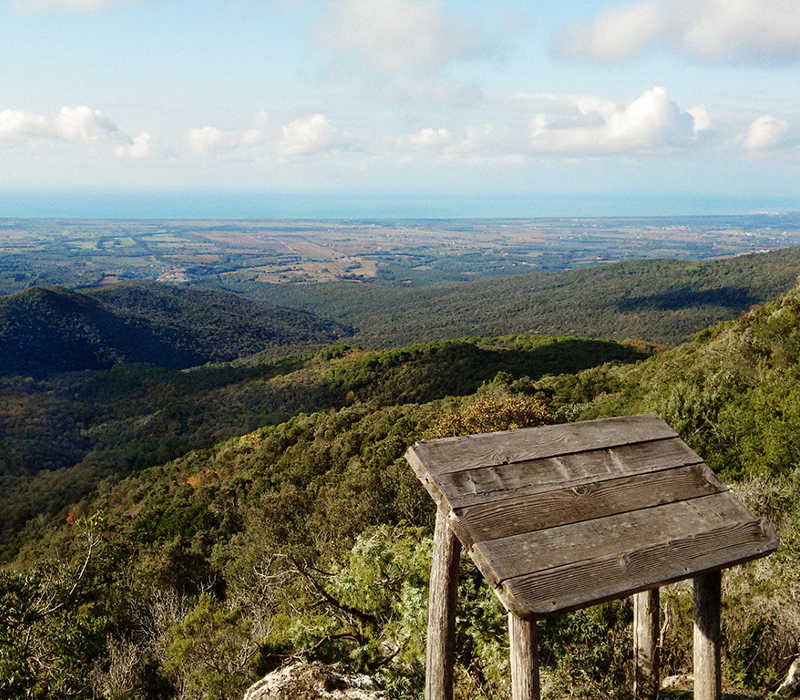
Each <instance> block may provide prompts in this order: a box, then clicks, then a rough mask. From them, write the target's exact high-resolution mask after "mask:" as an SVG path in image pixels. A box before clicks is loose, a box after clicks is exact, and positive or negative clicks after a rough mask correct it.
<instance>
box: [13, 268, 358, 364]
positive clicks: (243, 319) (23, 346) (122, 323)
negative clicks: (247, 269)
mask: <svg viewBox="0 0 800 700" xmlns="http://www.w3.org/2000/svg"><path fill="white" fill-rule="evenodd" d="M350 334H351V330H350V329H349V328H347V327H345V326H342V325H341V324H339V323H335V322H332V321H327V320H325V319H322V318H319V317H318V316H316V315H314V314H313V313H311V312H309V311H295V310H292V309H287V308H282V307H278V306H274V305H273V304H270V303H268V302H264V301H256V300H249V299H245V298H243V297H241V296H238V295H236V294H231V293H227V292H220V291H216V290H205V289H198V288H192V289H188V288H183V287H174V286H169V285H164V284H158V283H154V282H149V283H148V282H135V283H125V284H120V285H117V286H114V287H109V288H104V289H99V290H96V291H93V292H91V293H78V292H74V291H69V290H67V289H64V288H61V287H47V288H42V287H34V288H32V289H29V290H26V291H24V292H18V293H16V294H11V295H9V296H6V297H2V298H0V375H12V374H18V375H31V376H34V377H44V376H49V375H53V374H56V373H58V372H65V371H74V370H84V369H101V368H107V367H110V366H112V365H115V364H119V363H124V362H147V363H151V364H155V365H159V366H162V367H192V366H195V365H199V364H203V363H205V362H209V361H221V360H230V359H233V358H236V357H240V356H242V355H250V354H253V353H256V352H259V351H261V350H264V349H265V348H267V347H271V346H285V345H292V344H307V343H330V342H334V341H335V340H337V339H339V338H342V337H346V336H348V335H350Z"/></svg>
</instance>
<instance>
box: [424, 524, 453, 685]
mask: <svg viewBox="0 0 800 700" xmlns="http://www.w3.org/2000/svg"><path fill="white" fill-rule="evenodd" d="M460 554H461V542H459V541H458V538H457V537H456V536H455V534H453V531H452V530H451V529H450V526H449V525H448V523H447V513H446V512H445V511H443V510H442V509H441V508H439V509H438V510H437V512H436V530H435V531H434V533H433V559H432V561H431V580H430V591H429V594H428V643H427V648H426V655H425V700H452V699H453V662H454V658H455V625H456V591H457V588H458V557H459V555H460Z"/></svg>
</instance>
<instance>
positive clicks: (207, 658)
mask: <svg viewBox="0 0 800 700" xmlns="http://www.w3.org/2000/svg"><path fill="white" fill-rule="evenodd" d="M250 624H251V623H250V622H249V621H248V620H245V619H243V618H242V616H241V613H240V612H239V611H238V610H225V609H224V608H223V607H222V606H221V605H220V604H219V603H218V602H217V601H216V600H214V598H212V596H210V595H209V594H208V593H203V594H202V595H201V596H200V598H199V599H198V601H197V604H196V605H195V606H194V608H193V609H192V610H191V612H189V614H188V615H187V616H186V617H185V618H184V619H183V620H181V622H179V623H178V624H177V625H175V627H174V628H173V629H172V630H171V631H170V633H169V636H168V641H167V649H166V664H165V668H166V671H167V672H168V673H170V674H172V675H174V676H176V677H177V679H178V682H177V685H178V687H179V688H180V689H181V697H185V698H197V699H198V700H218V699H219V698H227V697H230V696H231V694H234V693H237V692H238V693H241V692H242V691H243V690H244V688H245V687H246V686H247V684H248V683H247V681H248V678H249V673H248V671H249V668H250V664H251V660H252V657H253V655H254V653H255V647H254V646H253V645H252V644H251V643H250V634H249V628H250Z"/></svg>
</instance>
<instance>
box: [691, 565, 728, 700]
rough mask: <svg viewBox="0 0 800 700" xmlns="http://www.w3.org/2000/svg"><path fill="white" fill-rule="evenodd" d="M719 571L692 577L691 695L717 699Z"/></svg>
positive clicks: (719, 682) (719, 684)
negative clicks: (692, 661) (692, 665)
mask: <svg viewBox="0 0 800 700" xmlns="http://www.w3.org/2000/svg"><path fill="white" fill-rule="evenodd" d="M721 585H722V573H721V572H720V571H712V572H710V573H707V574H702V575H701V576H696V577H695V579H694V697H695V700H719V698H720V697H721V695H722V673H721V668H720V614H721V608H722V592H721Z"/></svg>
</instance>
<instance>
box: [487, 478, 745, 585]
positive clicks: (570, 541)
mask: <svg viewBox="0 0 800 700" xmlns="http://www.w3.org/2000/svg"><path fill="white" fill-rule="evenodd" d="M752 519H753V515H752V514H751V513H750V511H748V510H747V508H745V507H744V506H743V505H742V504H741V503H739V502H738V501H737V500H736V499H735V498H734V497H733V496H732V495H731V494H730V493H729V492H723V493H717V494H713V495H711V496H702V497H700V498H694V499H692V500H689V501H677V502H675V503H667V504H665V505H663V506H657V507H655V508H646V509H643V510H636V511H633V512H630V513H620V514H617V515H611V516H608V517H605V518H597V519H594V520H585V521H582V522H578V523H572V524H570V525H562V526H559V527H553V528H550V529H548V530H541V531H539V532H536V533H535V534H534V535H529V534H528V533H523V534H521V535H512V536H510V537H503V538H501V539H496V540H484V541H482V542H478V543H476V544H475V545H474V547H473V549H472V553H473V556H474V559H475V561H476V562H478V561H481V560H482V561H484V562H485V563H486V564H485V566H486V568H487V570H488V571H490V572H492V579H493V580H492V581H491V583H493V584H496V583H499V582H502V581H504V580H505V579H509V578H514V577H516V576H523V575H525V574H530V573H533V572H536V571H544V570H546V569H553V568H556V567H560V566H564V565H566V564H570V563H572V562H579V563H586V562H589V563H590V562H592V561H593V560H598V559H603V558H605V557H608V556H613V557H615V558H616V557H619V556H623V555H625V556H627V553H635V552H636V551H637V550H640V549H646V548H648V547H653V546H656V545H659V544H661V543H663V542H669V541H683V540H685V539H686V538H691V537H692V536H693V535H695V534H700V533H703V532H707V531H709V530H715V529H717V528H720V527H722V526H724V525H725V524H726V523H743V522H747V521H749V520H752ZM482 570H483V569H482Z"/></svg>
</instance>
